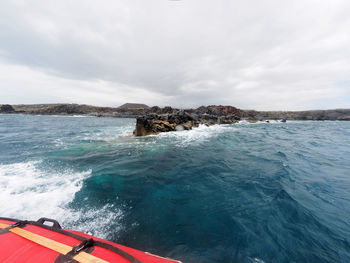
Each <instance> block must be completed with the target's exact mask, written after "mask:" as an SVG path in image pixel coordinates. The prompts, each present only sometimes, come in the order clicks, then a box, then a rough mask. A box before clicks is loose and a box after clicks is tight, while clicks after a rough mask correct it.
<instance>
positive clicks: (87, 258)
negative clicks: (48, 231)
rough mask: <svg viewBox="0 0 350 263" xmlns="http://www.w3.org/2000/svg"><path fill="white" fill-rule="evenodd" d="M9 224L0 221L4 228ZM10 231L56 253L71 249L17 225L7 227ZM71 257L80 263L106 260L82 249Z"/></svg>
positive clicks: (65, 252) (0, 225) (103, 261)
mask: <svg viewBox="0 0 350 263" xmlns="http://www.w3.org/2000/svg"><path fill="white" fill-rule="evenodd" d="M9 226H10V225H6V224H2V223H0V228H6V227H9ZM9 231H10V232H12V233H14V234H16V235H19V236H21V237H24V238H25V239H28V240H30V241H32V242H34V243H36V244H39V245H41V246H43V247H46V248H49V249H51V250H54V251H56V252H58V253H61V254H63V255H66V254H67V253H68V252H70V251H71V250H72V247H71V246H68V245H65V244H62V243H60V242H57V241H55V240H52V239H49V238H46V237H43V236H40V235H38V234H34V233H32V232H29V231H27V230H24V229H22V228H19V227H14V228H11V229H9ZM73 259H75V260H77V261H79V262H82V263H85V262H86V263H107V262H108V261H105V260H102V259H100V258H97V257H95V256H93V255H90V254H88V253H86V252H84V251H82V252H80V253H79V254H77V255H75V256H74V257H73Z"/></svg>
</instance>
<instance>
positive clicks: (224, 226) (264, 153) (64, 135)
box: [0, 115, 350, 263]
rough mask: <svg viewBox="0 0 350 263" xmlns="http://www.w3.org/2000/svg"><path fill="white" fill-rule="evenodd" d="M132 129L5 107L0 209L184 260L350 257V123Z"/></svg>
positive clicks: (116, 122) (0, 130) (0, 120)
mask: <svg viewBox="0 0 350 263" xmlns="http://www.w3.org/2000/svg"><path fill="white" fill-rule="evenodd" d="M134 127H135V120H134V119H117V118H96V117H79V116H76V117H58V116H29V115H0V200H1V204H0V216H3V217H13V218H19V219H31V220H36V219H38V218H40V217H50V218H54V219H56V220H58V221H59V222H60V223H61V224H62V225H63V227H64V228H68V229H76V230H80V231H84V232H87V233H90V234H93V235H95V236H98V237H101V238H105V239H108V240H111V241H114V242H118V243H121V244H124V245H127V246H130V247H133V248H137V249H140V250H144V251H149V252H151V253H155V254H160V255H162V256H168V257H172V258H176V259H179V260H183V261H184V262H256V263H258V262H259V263H262V262H266V263H267V262H350V122H338V121H333V122H331V121H325V122H312V121H295V122H287V123H278V122H275V123H255V124H250V123H246V122H241V123H238V124H235V125H215V126H211V127H206V126H200V127H199V128H196V129H193V130H191V131H178V132H170V133H163V134H159V135H156V136H147V137H132V136H131V135H132V131H133V129H134Z"/></svg>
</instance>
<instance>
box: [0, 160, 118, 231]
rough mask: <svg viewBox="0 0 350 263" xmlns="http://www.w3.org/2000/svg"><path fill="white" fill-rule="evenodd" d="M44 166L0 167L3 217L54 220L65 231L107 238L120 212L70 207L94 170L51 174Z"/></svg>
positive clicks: (27, 163) (36, 163) (17, 165)
mask: <svg viewBox="0 0 350 263" xmlns="http://www.w3.org/2000/svg"><path fill="white" fill-rule="evenodd" d="M41 163H42V162H40V161H29V162H21V163H13V164H1V165H0V200H1V207H0V216H2V217H10V218H18V219H30V220H37V219H39V218H40V217H48V218H53V219H56V220H57V221H59V222H60V223H61V225H62V226H63V227H65V228H73V229H75V230H80V231H84V232H90V234H93V235H97V236H99V237H102V238H105V237H106V236H107V235H108V231H107V229H106V226H107V225H108V223H109V222H110V221H111V220H114V221H115V220H118V219H119V218H120V217H121V216H122V213H121V211H120V210H118V209H117V210H116V209H111V206H112V205H105V206H104V207H102V208H99V209H88V208H86V207H81V208H78V209H74V208H72V207H70V204H71V203H72V201H73V200H74V197H75V194H76V193H77V192H78V191H79V190H80V189H81V188H82V186H83V180H84V179H86V178H88V177H90V176H91V171H90V170H88V171H85V172H74V171H70V170H65V171H59V172H57V171H56V172H55V171H48V170H45V169H42V168H40V166H41ZM117 230H118V229H117Z"/></svg>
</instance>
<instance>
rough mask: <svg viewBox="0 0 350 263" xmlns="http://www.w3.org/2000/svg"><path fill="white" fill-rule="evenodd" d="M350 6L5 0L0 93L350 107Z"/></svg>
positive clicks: (105, 100) (337, 0)
mask: <svg viewBox="0 0 350 263" xmlns="http://www.w3.org/2000/svg"><path fill="white" fill-rule="evenodd" d="M349 11H350V3H348V1H346V0H325V1H315V0H310V1H302V0H296V1H290V2H288V3H286V2H284V1H278V0H266V1H253V0H248V1H228V0H226V1H225V0H222V1H209V0H206V1H204V0H183V1H166V0H150V1H141V0H138V1H104V0H103V1H99V2H96V1H90V0H84V1H83V0H75V1H55V2H54V1H43V0H40V1H39V0H38V1H23V0H21V1H18V0H17V1H3V3H2V8H1V10H0V59H1V60H0V63H1V65H0V68H1V69H2V70H1V75H0V81H1V84H0V85H1V87H0V98H1V100H2V101H1V102H2V103H6V102H11V103H35V102H38V103H39V102H77V103H89V104H95V105H109V106H116V105H119V104H121V103H124V102H144V103H147V104H150V105H155V104H158V105H161V106H164V105H172V106H179V107H192V106H199V105H202V104H231V105H235V106H237V107H240V108H255V109H282V110H286V109H306V108H307V109H311V108H339V107H350V86H349V83H350V75H349V72H350V59H349V58H350V49H349V48H348V47H349V46H350V35H349V34H348V28H350V18H349V16H348V15H347V14H348V13H349ZM5 84H6V85H5ZM38 87H41V88H38ZM19 94H21V95H19ZM23 94H25V96H24V95H23ZM346 98H348V99H346Z"/></svg>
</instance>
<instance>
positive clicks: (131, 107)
mask: <svg viewBox="0 0 350 263" xmlns="http://www.w3.org/2000/svg"><path fill="white" fill-rule="evenodd" d="M148 108H149V106H147V105H146V104H139V103H125V104H123V105H122V106H120V107H118V109H120V110H141V109H148Z"/></svg>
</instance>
